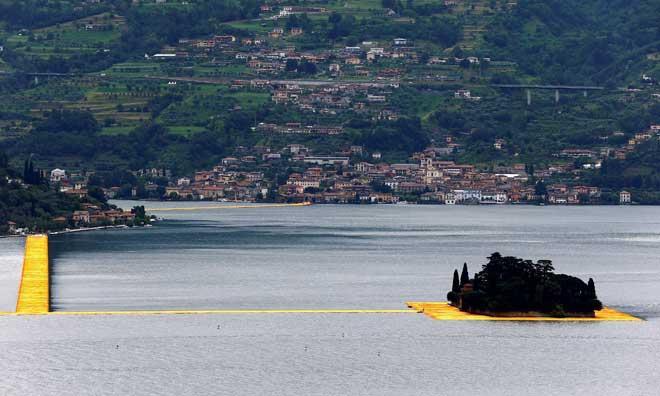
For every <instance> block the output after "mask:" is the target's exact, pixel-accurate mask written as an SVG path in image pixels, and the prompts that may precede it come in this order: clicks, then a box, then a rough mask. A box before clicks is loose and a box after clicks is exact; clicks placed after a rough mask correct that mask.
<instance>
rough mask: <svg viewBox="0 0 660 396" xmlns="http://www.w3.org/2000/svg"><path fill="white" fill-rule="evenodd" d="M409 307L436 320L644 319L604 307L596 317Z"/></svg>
mask: <svg viewBox="0 0 660 396" xmlns="http://www.w3.org/2000/svg"><path fill="white" fill-rule="evenodd" d="M406 304H407V305H408V307H410V308H412V309H414V310H415V311H417V312H419V313H423V314H424V315H426V316H428V317H430V318H433V319H435V320H498V321H519V322H604V321H641V320H642V319H640V318H637V317H635V316H632V315H630V314H627V313H625V312H621V311H617V310H615V309H612V308H609V307H604V308H603V309H602V310H600V311H596V317H594V318H553V317H545V316H543V317H531V316H517V317H516V316H514V317H501V316H488V315H477V314H471V313H468V312H463V311H461V310H460V309H458V308H456V307H454V306H452V305H450V304H449V303H446V302H408V303H406Z"/></svg>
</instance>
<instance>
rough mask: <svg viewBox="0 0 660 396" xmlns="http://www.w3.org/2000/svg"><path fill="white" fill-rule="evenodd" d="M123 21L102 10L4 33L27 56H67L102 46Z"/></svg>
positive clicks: (114, 36) (116, 36)
mask: <svg viewBox="0 0 660 396" xmlns="http://www.w3.org/2000/svg"><path fill="white" fill-rule="evenodd" d="M124 25H125V21H124V19H123V17H119V16H114V15H110V14H108V13H104V14H98V15H93V16H89V17H86V18H82V19H77V20H75V21H72V22H67V23H62V24H57V25H53V26H49V27H46V28H42V29H36V30H33V31H31V32H28V33H26V32H19V33H17V34H14V35H12V36H10V37H8V38H7V40H6V44H7V46H9V47H11V48H13V49H14V50H16V51H17V52H19V53H23V54H25V55H29V56H36V57H44V58H45V57H50V56H53V55H57V56H61V57H64V58H67V57H70V56H71V55H73V54H78V53H89V52H95V51H99V50H103V49H104V48H106V47H107V46H108V44H110V43H112V42H114V41H116V40H117V39H119V37H120V35H121V29H122V27H123V26H124Z"/></svg>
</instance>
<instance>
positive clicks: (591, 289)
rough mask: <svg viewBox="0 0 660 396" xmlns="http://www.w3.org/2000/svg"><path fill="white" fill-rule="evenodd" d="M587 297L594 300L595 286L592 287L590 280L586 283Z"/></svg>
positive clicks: (592, 281)
mask: <svg viewBox="0 0 660 396" xmlns="http://www.w3.org/2000/svg"><path fill="white" fill-rule="evenodd" d="M587 296H588V297H589V298H596V285H594V280H593V279H592V278H589V282H588V283H587Z"/></svg>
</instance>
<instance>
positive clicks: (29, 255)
mask: <svg viewBox="0 0 660 396" xmlns="http://www.w3.org/2000/svg"><path fill="white" fill-rule="evenodd" d="M294 205H301V204H294ZM271 206H272V205H271ZM280 206H281V205H280ZM260 207H263V206H260ZM191 209H192V210H194V209H193V208H185V209H184V210H191ZM200 209H201V208H200ZM168 210H177V209H168ZM49 283H50V282H49V264H48V236H46V235H30V236H28V237H27V239H26V241H25V256H24V258H23V273H22V276H21V285H20V288H19V291H18V300H17V303H16V312H0V315H35V314H49V315H195V314H223V315H237V314H416V313H424V314H425V315H427V316H429V317H431V318H433V319H437V320H501V321H573V322H594V321H639V320H641V319H639V318H636V317H634V316H632V315H629V314H627V313H625V312H620V311H617V310H614V309H612V308H607V307H606V308H604V309H602V310H601V311H597V312H596V317H595V318H548V317H507V318H504V317H493V316H487V315H474V314H469V313H466V312H462V311H460V310H459V309H458V308H456V307H453V306H451V305H449V304H448V303H446V302H408V303H406V304H407V305H408V307H409V309H207V310H146V311H88V312H73V311H62V312H49V311H50V293H49V292H50V290H49V288H50V284H49Z"/></svg>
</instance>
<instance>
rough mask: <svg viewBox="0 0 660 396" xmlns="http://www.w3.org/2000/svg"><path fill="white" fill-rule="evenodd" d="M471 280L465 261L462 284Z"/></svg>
mask: <svg viewBox="0 0 660 396" xmlns="http://www.w3.org/2000/svg"><path fill="white" fill-rule="evenodd" d="M469 281H470V275H469V274H468V268H467V263H463V271H462V272H461V286H463V285H464V284H466V283H468V282H469Z"/></svg>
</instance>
